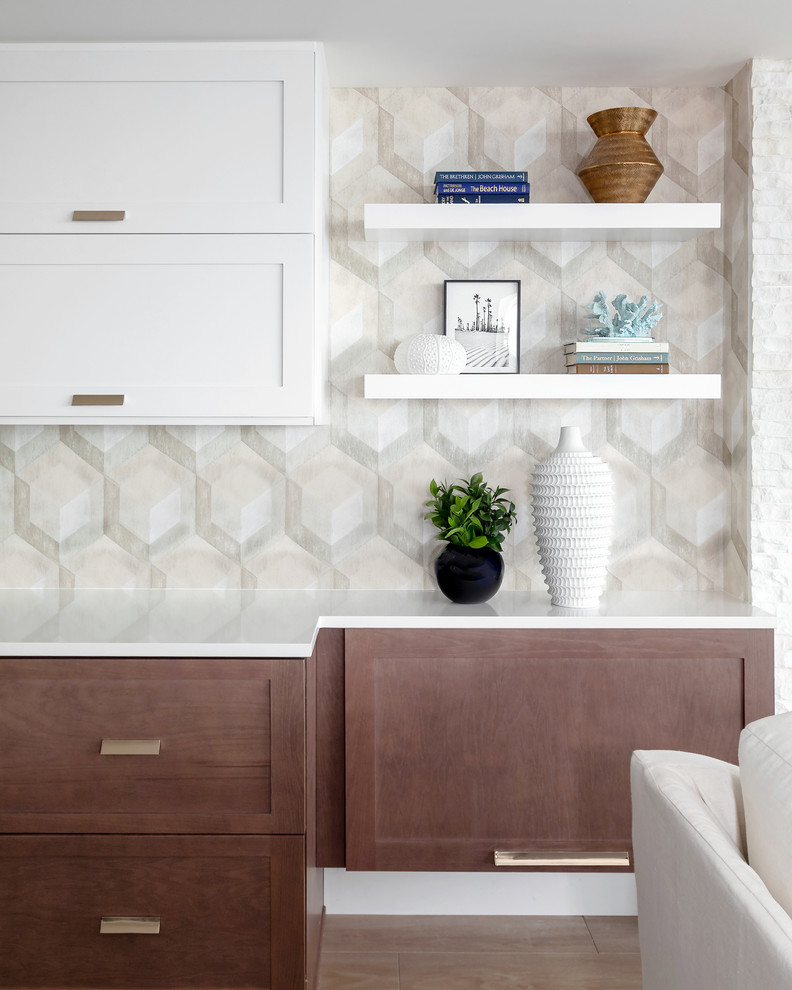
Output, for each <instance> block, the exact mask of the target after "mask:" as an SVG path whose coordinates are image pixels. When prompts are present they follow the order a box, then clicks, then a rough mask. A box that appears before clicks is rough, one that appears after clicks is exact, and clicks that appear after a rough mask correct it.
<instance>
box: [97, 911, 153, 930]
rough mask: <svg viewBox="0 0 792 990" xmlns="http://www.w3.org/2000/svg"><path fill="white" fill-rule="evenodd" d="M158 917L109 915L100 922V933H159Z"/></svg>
mask: <svg viewBox="0 0 792 990" xmlns="http://www.w3.org/2000/svg"><path fill="white" fill-rule="evenodd" d="M159 933H160V919H159V918H158V917H139V918H121V917H113V916H111V915H107V916H105V917H103V918H102V920H101V922H100V923H99V934H100V935H159Z"/></svg>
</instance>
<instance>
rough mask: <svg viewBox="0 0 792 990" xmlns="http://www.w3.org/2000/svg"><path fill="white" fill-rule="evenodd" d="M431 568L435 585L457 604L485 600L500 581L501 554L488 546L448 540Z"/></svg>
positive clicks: (493, 592)
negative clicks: (457, 543) (467, 545)
mask: <svg viewBox="0 0 792 990" xmlns="http://www.w3.org/2000/svg"><path fill="white" fill-rule="evenodd" d="M434 569H435V577H436V578H437V586H438V588H439V589H440V590H441V591H442V592H443V594H444V595H445V596H446V598H450V599H451V601H452V602H456V604H457V605H478V604H479V603H480V602H486V601H487V599H489V598H492V596H493V595H494V594H495V593H496V592H497V590H498V588H500V586H501V583H502V582H503V557H502V556H501V555H500V554H499V553H498V552H497V550H491V549H490V548H489V547H479V548H474V547H457V546H454V544H453V543H447V544H446V546H445V550H443V552H442V553H441V554H440V555H439V557H437V559H436V560H435V564H434Z"/></svg>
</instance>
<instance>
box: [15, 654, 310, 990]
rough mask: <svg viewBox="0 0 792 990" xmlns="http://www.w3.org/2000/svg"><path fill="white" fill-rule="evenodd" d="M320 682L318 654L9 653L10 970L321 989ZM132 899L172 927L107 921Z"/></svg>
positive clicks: (23, 981) (135, 912)
mask: <svg viewBox="0 0 792 990" xmlns="http://www.w3.org/2000/svg"><path fill="white" fill-rule="evenodd" d="M315 686H316V665H315V657H312V658H309V659H308V660H300V659H272V660H264V659H249V660H235V659H206V660H200V659H167V660H166V659H131V658H130V659H22V660H17V659H5V660H0V930H2V932H3V938H2V943H3V948H2V952H0V957H2V962H0V987H4V988H9V990H10V988H20V990H21V988H23V987H24V988H42V990H43V988H56V987H58V988H68V990H71V988H74V990H78V988H84V990H92V988H96V990H99V988H102V990H127V988H128V990H170V988H187V987H199V988H202V990H220V988H224V990H234V988H243V987H244V988H249V990H304V988H305V986H306V977H307V978H308V983H307V985H308V986H309V987H311V988H312V987H314V986H315V979H316V970H317V965H316V960H317V958H318V944H319V935H320V932H319V920H320V918H321V911H322V885H321V871H320V870H318V869H316V866H315V862H316V855H315V845H316V838H315V824H314V819H315V800H313V799H312V798H313V795H312V794H309V793H308V788H306V779H308V780H309V781H310V789H311V790H313V789H315V781H314V779H313V777H312V774H313V772H314V771H313V760H314V757H313V747H314V746H315V728H314V726H313V725H312V724H307V720H306V706H308V709H309V711H310V712H311V721H312V722H315ZM128 916H131V917H135V918H150V917H157V918H159V919H160V925H159V933H158V934H157V935H156V936H154V935H151V937H149V934H144V933H139V932H134V933H129V932H123V933H120V934H119V933H116V932H113V933H112V934H107V933H105V934H102V933H100V921H101V918H102V917H128ZM110 927H111V929H112V926H110Z"/></svg>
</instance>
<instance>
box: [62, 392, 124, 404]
mask: <svg viewBox="0 0 792 990" xmlns="http://www.w3.org/2000/svg"><path fill="white" fill-rule="evenodd" d="M124 398H125V396H123V395H73V396H72V403H71V404H72V405H73V406H123V404H124Z"/></svg>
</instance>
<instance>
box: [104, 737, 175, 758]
mask: <svg viewBox="0 0 792 990" xmlns="http://www.w3.org/2000/svg"><path fill="white" fill-rule="evenodd" d="M159 752H160V740H159V739H103V740H102V745H101V746H100V747H99V755H100V756H159Z"/></svg>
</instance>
